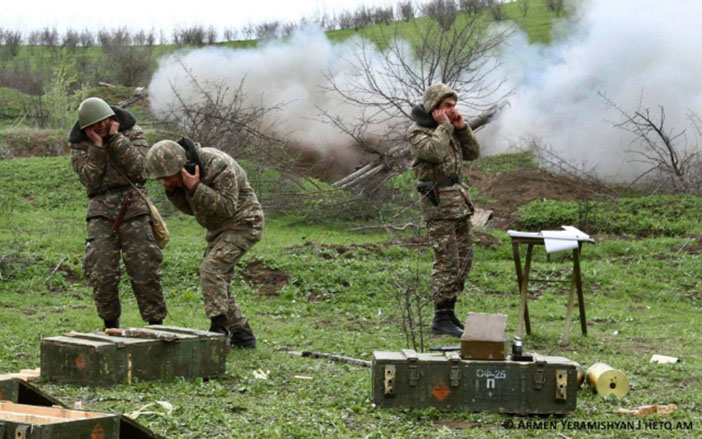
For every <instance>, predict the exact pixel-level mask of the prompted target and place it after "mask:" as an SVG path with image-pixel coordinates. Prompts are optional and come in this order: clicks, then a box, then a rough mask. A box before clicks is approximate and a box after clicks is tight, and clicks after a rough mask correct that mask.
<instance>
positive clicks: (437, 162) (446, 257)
mask: <svg viewBox="0 0 702 439" xmlns="http://www.w3.org/2000/svg"><path fill="white" fill-rule="evenodd" d="M457 100H458V95H457V94H456V92H455V91H453V90H452V89H451V88H450V87H448V86H447V85H444V84H435V85H432V86H430V87H428V88H427V89H426V91H425V92H424V98H423V103H422V105H417V106H415V107H414V108H413V109H412V118H413V119H414V121H415V123H414V124H413V125H412V126H411V127H410V128H409V131H408V133H407V138H408V140H409V142H410V150H411V152H412V158H413V163H412V169H413V171H414V173H415V175H416V176H417V178H418V179H419V184H418V185H417V190H418V191H419V192H420V194H421V197H420V206H421V210H422V216H423V218H424V221H425V222H426V226H427V233H428V235H429V239H430V240H431V243H432V247H433V249H434V264H433V268H432V274H431V289H432V299H433V301H434V310H435V314H434V319H433V320H432V325H431V330H432V332H433V333H435V334H447V335H453V336H456V337H460V336H461V334H462V332H463V325H462V323H461V321H460V320H459V319H458V318H457V317H456V314H455V311H454V310H455V306H456V300H457V299H458V296H459V295H460V294H461V293H462V292H463V288H464V284H465V279H466V277H467V276H468V273H469V272H470V268H471V265H472V263H473V242H472V240H471V232H470V225H471V224H470V217H471V215H472V214H473V205H472V203H471V201H470V197H469V196H468V191H467V189H466V188H465V187H464V186H463V185H462V184H461V183H462V169H463V161H469V160H475V159H477V158H478V156H479V155H480V147H479V145H478V142H477V140H476V139H475V136H474V135H473V132H472V130H471V129H470V127H469V126H468V124H466V123H465V121H464V120H463V116H462V115H461V113H460V112H459V111H458V109H456V101H457Z"/></svg>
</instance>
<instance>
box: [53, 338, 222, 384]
mask: <svg viewBox="0 0 702 439" xmlns="http://www.w3.org/2000/svg"><path fill="white" fill-rule="evenodd" d="M130 330H135V331H138V332H139V333H140V334H141V335H142V336H146V338H142V337H129V336H125V337H120V336H112V335H107V334H103V333H93V334H85V333H75V332H72V333H70V334H67V335H64V336H58V337H49V338H44V339H42V340H41V376H42V378H44V379H46V380H47V381H51V382H55V383H61V384H78V385H81V386H109V385H114V384H119V383H131V382H132V381H133V380H141V381H152V380H169V379H172V378H174V377H183V378H187V379H193V378H197V377H214V376H218V375H221V374H222V373H224V362H225V360H226V344H225V336H224V335H222V334H218V333H209V332H205V331H197V330H192V329H187V328H171V327H158V328H156V327H147V328H127V331H130ZM159 337H161V338H164V337H165V338H167V340H166V339H158V338H159Z"/></svg>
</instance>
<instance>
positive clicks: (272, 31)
mask: <svg viewBox="0 0 702 439" xmlns="http://www.w3.org/2000/svg"><path fill="white" fill-rule="evenodd" d="M281 28H282V26H281V23H280V21H266V22H263V23H259V24H257V25H256V38H258V39H259V40H268V39H274V38H277V37H278V36H279V35H280V31H281Z"/></svg>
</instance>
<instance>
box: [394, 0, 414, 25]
mask: <svg viewBox="0 0 702 439" xmlns="http://www.w3.org/2000/svg"><path fill="white" fill-rule="evenodd" d="M414 14H415V10H414V4H413V3H412V0H406V1H400V2H399V3H398V4H397V18H398V19H400V20H404V21H408V20H411V19H413V18H414Z"/></svg>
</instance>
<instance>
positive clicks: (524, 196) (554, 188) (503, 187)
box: [469, 169, 598, 230]
mask: <svg viewBox="0 0 702 439" xmlns="http://www.w3.org/2000/svg"><path fill="white" fill-rule="evenodd" d="M469 175H470V184H471V185H472V186H474V187H475V188H477V189H478V190H479V194H480V195H481V196H483V197H485V198H489V199H491V200H494V203H493V204H490V205H489V206H481V207H484V208H487V209H490V210H492V211H493V218H492V220H491V221H490V222H489V223H488V226H490V227H493V228H498V229H502V230H506V229H508V228H510V227H513V226H514V225H515V224H516V222H517V218H516V216H515V213H516V211H517V209H518V208H519V206H521V205H523V204H527V203H529V202H531V201H534V200H540V199H544V198H546V199H550V200H558V201H572V200H584V199H593V198H595V197H594V195H595V194H597V193H598V189H597V188H595V187H592V186H590V185H588V184H586V183H583V182H582V181H578V180H574V179H572V178H569V177H565V176H560V175H554V174H550V173H548V172H546V171H543V170H540V169H525V170H515V171H505V172H502V173H500V174H497V175H488V174H486V173H485V172H482V171H480V170H477V169H471V170H470V172H469Z"/></svg>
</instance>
